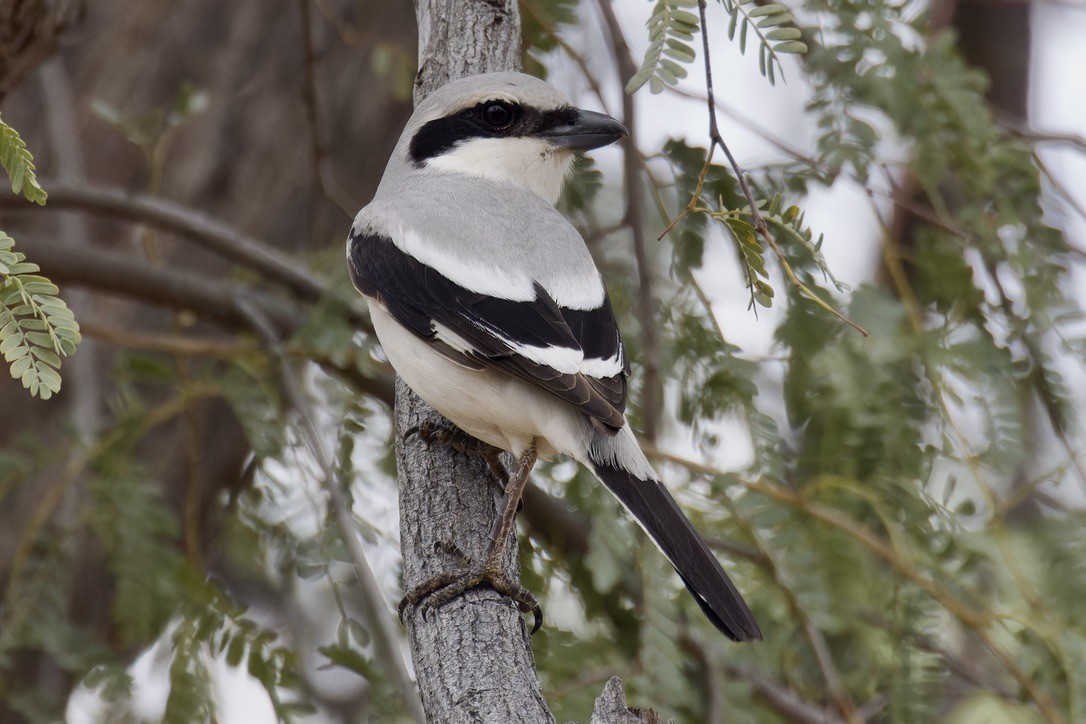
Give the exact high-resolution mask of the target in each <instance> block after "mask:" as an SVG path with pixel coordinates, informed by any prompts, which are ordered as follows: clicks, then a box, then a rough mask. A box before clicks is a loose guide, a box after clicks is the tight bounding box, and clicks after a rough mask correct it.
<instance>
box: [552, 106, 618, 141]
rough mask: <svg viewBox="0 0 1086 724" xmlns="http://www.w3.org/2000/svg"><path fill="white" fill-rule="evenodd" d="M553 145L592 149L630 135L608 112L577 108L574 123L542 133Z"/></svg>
mask: <svg viewBox="0 0 1086 724" xmlns="http://www.w3.org/2000/svg"><path fill="white" fill-rule="evenodd" d="M542 135H543V137H544V138H546V139H547V140H548V141H550V143H551V145H553V146H556V147H558V148H568V149H570V150H572V151H590V150H592V149H593V148H600V147H601V146H606V145H608V144H611V143H614V142H615V141H617V140H618V139H620V138H623V137H624V136H627V135H629V133H628V132H627V131H626V127H625V126H623V125H622V124H621V123H619V122H618V121H616V120H615V119H614V118H611V116H609V115H607V114H606V113H596V112H595V111H585V110H581V109H577V116H576V118H575V119H574V120H573V122H572V123H564V124H562V125H560V126H554V127H552V128H549V129H547V130H546V131H544V132H543V133H542Z"/></svg>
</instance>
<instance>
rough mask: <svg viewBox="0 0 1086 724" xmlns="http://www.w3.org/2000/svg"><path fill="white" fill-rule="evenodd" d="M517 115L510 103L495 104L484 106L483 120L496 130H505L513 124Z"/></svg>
mask: <svg viewBox="0 0 1086 724" xmlns="http://www.w3.org/2000/svg"><path fill="white" fill-rule="evenodd" d="M515 117H516V113H515V112H514V110H513V107H512V106H511V105H509V104H508V103H501V102H494V103H487V104H486V105H485V106H483V120H484V121H486V123H487V125H488V126H490V127H491V128H493V129H495V130H499V131H500V130H504V129H505V128H508V127H509V126H510V125H511V124H512V123H513V120H514V118H515Z"/></svg>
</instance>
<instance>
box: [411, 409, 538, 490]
mask: <svg viewBox="0 0 1086 724" xmlns="http://www.w3.org/2000/svg"><path fill="white" fill-rule="evenodd" d="M411 433H415V434H417V435H418V436H419V437H420V438H421V439H422V440H423V442H426V443H427V444H429V443H431V442H439V443H445V444H446V445H448V446H449V447H451V448H452V449H453V450H456V451H457V452H459V453H462V454H464V455H468V456H470V457H477V458H482V460H483V462H485V463H486V466H487V468H488V469H489V470H490V477H491V479H492V480H493V481H494V483H495V484H496V485H497V486H498V487H499V488H500V489H501V490H502V491H503V492H504V491H505V488H506V486H508V485H509V473H508V472H507V471H506V469H505V466H504V465H502V461H501V450H499V449H498V448H496V447H494V446H493V445H489V444H487V443H485V442H483V441H482V440H479V439H478V438H474V437H472V436H471V435H469V434H467V433H466V432H464V431H463V430H461V429H460V428H459V427H455V426H453V425H449V426H441V425H435V424H434V423H432V422H429V421H426V422H422V423H421V424H419V425H418V426H416V427H413V428H411V429H410V430H408V431H407V432H406V433H405V435H404V437H407V436H408V435H410V434H411ZM517 510H518V511H519V510H520V509H519V508H518V509H517Z"/></svg>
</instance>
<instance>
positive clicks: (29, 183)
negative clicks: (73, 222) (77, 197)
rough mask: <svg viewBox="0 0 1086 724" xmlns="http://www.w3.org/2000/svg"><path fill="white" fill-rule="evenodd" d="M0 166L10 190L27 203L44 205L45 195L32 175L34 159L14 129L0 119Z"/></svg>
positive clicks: (36, 178) (35, 177) (33, 174)
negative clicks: (9, 184)
mask: <svg viewBox="0 0 1086 724" xmlns="http://www.w3.org/2000/svg"><path fill="white" fill-rule="evenodd" d="M0 165H3V167H4V170H5V171H6V172H7V174H8V180H9V181H10V182H11V190H12V191H13V192H15V193H16V194H18V193H20V192H21V193H22V194H23V196H24V197H26V200H27V201H32V202H33V203H35V204H39V205H43V206H44V205H45V199H46V197H47V194H46V193H45V189H43V188H42V187H41V185H40V184H38V177H37V176H36V175H35V173H34V158H33V157H32V156H31V155H30V151H28V150H27V148H26V143H25V142H24V141H23V139H22V138H21V137H20V136H19V134H18V133H17V132H16V130H15V129H14V128H12V127H11V126H9V125H8V124H7V123H5V122H4V120H3V119H2V118H0Z"/></svg>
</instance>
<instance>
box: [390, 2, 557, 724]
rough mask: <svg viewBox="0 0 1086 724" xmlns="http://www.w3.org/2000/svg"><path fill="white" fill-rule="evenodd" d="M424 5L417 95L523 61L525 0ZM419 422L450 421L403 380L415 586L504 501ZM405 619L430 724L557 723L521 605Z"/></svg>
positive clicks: (467, 598)
mask: <svg viewBox="0 0 1086 724" xmlns="http://www.w3.org/2000/svg"><path fill="white" fill-rule="evenodd" d="M416 12H417V15H418V23H419V72H418V76H417V77H416V80H415V83H416V90H415V93H416V100H418V99H420V98H422V97H424V96H425V95H426V94H427V93H429V92H430V91H432V90H433V89H435V88H437V87H439V86H441V85H443V84H444V83H447V82H448V81H450V80H453V79H455V78H459V77H461V76H465V75H473V74H477V73H485V72H492V71H508V70H516V69H518V68H519V67H520V15H519V10H518V5H517V2H516V0H488V1H487V2H463V1H462V0H417V2H416ZM420 426H436V427H439V428H441V427H449V426H450V423H449V422H448V421H446V420H445V419H444V418H442V417H441V416H440V415H438V414H437V412H435V411H434V410H433V409H432V408H430V407H429V406H428V405H427V404H426V403H424V402H423V401H422V400H421V399H419V398H418V396H416V395H415V394H414V393H413V392H412V391H411V390H410V389H409V388H408V387H407V385H406V384H404V382H403V381H402V380H399V381H398V382H397V386H396V463H397V467H398V471H399V480H400V541H401V549H402V551H403V566H404V570H403V584H404V588H405V589H407V590H410V589H411V588H414V587H416V586H418V585H419V584H421V583H423V582H424V581H426V580H427V579H429V578H431V577H433V576H434V575H436V574H438V573H442V572H445V571H447V570H450V569H455V568H457V567H461V566H462V565H463V558H464V557H467V558H470V559H472V560H478V559H479V558H480V557H481V556H482V554H483V549H484V547H485V546H486V541H487V537H488V535H489V532H490V527H491V522H492V521H493V519H494V516H495V515H496V513H497V510H498V499H499V497H500V491H499V490H498V486H496V485H494V484H493V482H492V479H491V477H490V471H489V468H488V466H487V465H486V463H485V462H484V461H483V460H481V459H480V458H477V457H469V456H467V455H464V454H463V453H460V452H457V451H456V450H454V449H453V448H452V447H450V446H449V445H447V444H445V443H443V442H438V441H437V440H435V439H432V436H431V440H430V441H429V442H427V441H426V440H424V439H423V437H422V436H420V435H418V434H416V433H417V431H418V429H419V428H420ZM514 535H515V532H514ZM506 550H507V551H508V555H507V556H506V560H505V562H504V563H505V569H506V572H507V573H508V574H510V575H511V576H513V577H514V580H516V578H515V577H517V576H519V568H518V565H517V557H516V551H517V546H516V544H515V541H513V544H512V545H510V546H508V547H507V549H506ZM405 620H406V623H407V630H408V638H409V641H410V645H411V654H412V656H413V658H414V662H415V672H416V676H417V678H418V683H419V688H420V689H421V692H422V700H423V705H424V707H425V709H426V713H427V716H428V717H429V719H430V721H467V720H471V721H510V722H512V721H516V722H552V721H554V718H553V716H552V715H551V713H550V711H549V710H548V709H547V706H546V704H545V702H544V701H543V696H542V693H541V691H540V685H539V681H538V679H537V678H536V673H535V662H534V659H533V657H532V650H531V645H530V643H529V639H528V632H527V629H526V628H525V625H524V621H523V620H522V618H521V615H520V612H519V610H518V608H517V606H516V604H514V603H513V602H512V601H510V600H508V599H506V598H504V597H503V596H501V595H500V594H498V593H496V592H494V591H492V590H490V589H489V588H479V589H473V590H470V591H467V592H466V593H465V594H464V595H463V596H461V597H459V598H457V599H456V600H454V601H451V602H449V603H447V604H445V605H444V606H441V607H440V608H438V609H437V610H435V611H431V612H430V613H429V614H428V615H426V616H423V615H422V613H421V612H420V611H418V610H417V609H416V610H410V609H409V610H407V611H406V617H405Z"/></svg>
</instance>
